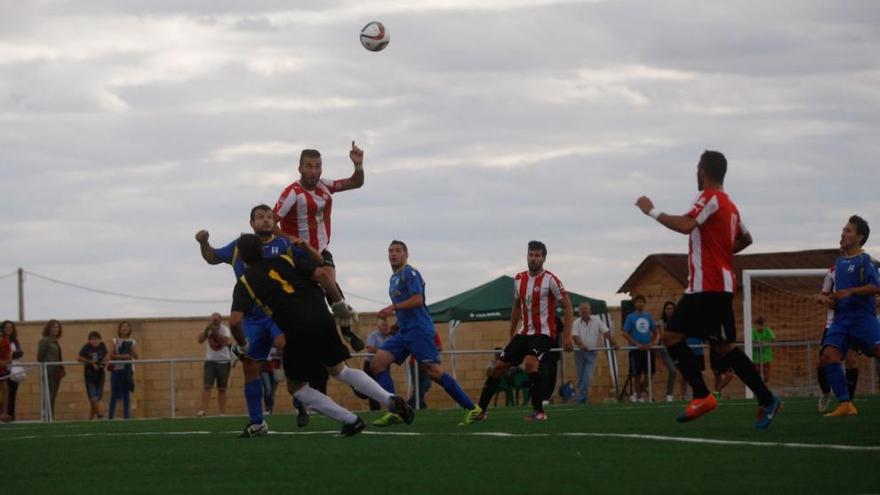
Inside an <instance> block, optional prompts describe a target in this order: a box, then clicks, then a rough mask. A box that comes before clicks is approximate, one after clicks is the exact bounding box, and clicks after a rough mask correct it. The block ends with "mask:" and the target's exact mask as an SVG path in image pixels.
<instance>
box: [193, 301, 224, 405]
mask: <svg viewBox="0 0 880 495" xmlns="http://www.w3.org/2000/svg"><path fill="white" fill-rule="evenodd" d="M230 338H232V332H230V331H229V327H227V326H226V325H224V324H223V322H222V319H221V317H220V313H213V314H212V315H211V323H209V324H208V326H207V327H205V329H204V330H203V331H202V332H201V333H199V337H198V340H199V344H201V343H203V342H204V343H205V370H204V375H203V377H204V379H203V384H204V390H203V391H202V408H201V409H200V410H199V412H198V413H196V414H197V415H199V416H205V415H206V414H207V413H206V411H207V410H208V402H209V401H210V400H211V388H213V387H214V384H215V383H216V384H217V406H218V407H219V408H220V415H221V416H222V415H224V414H226V385H227V384H228V383H229V369H230V368H231V367H232V365H231V359H232V354H231V353H230V351H229V339H230Z"/></svg>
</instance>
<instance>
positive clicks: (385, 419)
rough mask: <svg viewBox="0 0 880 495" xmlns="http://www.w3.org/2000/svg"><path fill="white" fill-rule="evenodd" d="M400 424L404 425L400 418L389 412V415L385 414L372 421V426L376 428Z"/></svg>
mask: <svg viewBox="0 0 880 495" xmlns="http://www.w3.org/2000/svg"><path fill="white" fill-rule="evenodd" d="M401 423H404V420H403V418H401V417H400V415H399V414H395V413H392V412H390V413H386V414H385V415H384V416H382V417H381V418H379V419H377V420H375V421H373V426H378V427H379V428H384V427H386V426H391V425H399V424H401Z"/></svg>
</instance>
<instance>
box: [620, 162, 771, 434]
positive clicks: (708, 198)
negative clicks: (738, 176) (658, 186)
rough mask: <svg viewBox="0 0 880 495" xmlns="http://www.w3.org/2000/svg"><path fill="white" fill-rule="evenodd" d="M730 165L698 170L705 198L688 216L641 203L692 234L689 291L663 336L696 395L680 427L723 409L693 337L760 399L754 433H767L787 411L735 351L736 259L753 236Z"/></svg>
mask: <svg viewBox="0 0 880 495" xmlns="http://www.w3.org/2000/svg"><path fill="white" fill-rule="evenodd" d="M726 173H727V159H726V158H724V155H722V154H721V153H719V152H717V151H706V152H704V153H703V154H702V156H700V162H699V164H698V165H697V188H698V189H699V191H700V195H699V196H697V199H696V200H695V201H694V204H693V206H692V207H691V209H690V211H688V212H687V213H685V214H684V215H669V214H666V213H662V212H658V211H657V210H656V209H654V203H653V202H651V200H650V199H648V198H647V197H645V196H642V197H640V198H639V199H638V200H637V201H636V206H638V207H639V209H641V210H642V213H644V214H645V215H649V216H651V217H653V218H654V219H656V220H657V221H658V222H660V223H661V224H663V226H665V227H667V228H669V229H671V230H674V231H676V232H680V233H682V234H687V235H688V236H689V237H690V241H689V243H688V286H687V289H686V290H685V294H684V295H683V296H682V298H681V299H680V300H679V302H678V304H676V305H675V312H674V313H673V314H672V318H671V319H670V320H669V323H668V328H667V329H666V330H667V331H666V332H664V334H663V344H664V345H665V346H666V348H667V349H669V354H670V355H671V356H672V359H673V361H675V365H676V367H678V369H679V371H681V374H682V376H684V377H685V378H686V379H687V381H688V383H689V384H690V385H691V387H692V388H693V391H694V399H693V400H692V401H691V402H690V404H688V406H687V407H686V408H685V410H684V412H683V413H682V414H681V415H679V416H678V418H677V419H678V421H679V422H685V421H691V420H694V419H697V418H699V417H700V416H702V415H703V414H706V413H708V412H710V411H712V410H713V409H715V408H716V407H717V405H718V402H717V400H716V399H715V396H714V395H712V394H710V393H709V389H708V388H707V387H706V383H705V382H704V381H703V375H702V373H701V372H700V370H699V369H698V368H697V365H696V360H695V359H694V357H693V352H692V351H691V349H690V347H689V346H688V345H687V343H686V340H685V339H687V338H688V337H693V338H699V339H702V340H704V341H708V342H709V345H710V346H711V347H712V349H713V350H714V351H716V352H717V353H718V354H719V355H720V356H721V359H722V360H723V361H724V362H725V364H726V365H729V366H730V367H731V368H733V370H734V372H735V373H736V374H737V376H739V378H740V379H741V380H742V381H743V383H745V384H746V386H748V387H749V388H750V389H751V390H752V392H754V393H755V396H756V397H757V399H758V404H759V405H760V407H759V408H758V416H757V420H756V421H755V427H756V428H758V429H764V428H767V427H768V426H770V423H771V422H772V421H773V419H774V418H775V417H776V415H777V413H778V412H779V411H780V410H781V409H782V401H781V400H779V398H777V397H775V396H774V395H773V393H772V392H770V390H769V389H768V388H767V386H766V385H765V384H764V381H763V380H761V377H760V375H758V373H757V372H756V371H755V368H754V365H753V364H752V361H751V360H750V359H749V358H748V356H746V355H745V353H743V352H742V350H741V349H739V348H738V347H737V346H736V319H735V317H734V314H733V291H734V290H735V288H736V277H735V276H734V271H733V255H734V253H738V252H740V251H742V250H743V249H745V248H746V247H748V246H749V245H750V244H751V243H752V236H751V234H749V231H748V230H747V229H746V227H745V225H744V224H743V223H742V218H741V217H740V214H739V210H738V209H737V208H736V205H735V204H734V203H733V201H731V199H730V198H729V197H728V196H727V193H725V192H724V176H725V174H726Z"/></svg>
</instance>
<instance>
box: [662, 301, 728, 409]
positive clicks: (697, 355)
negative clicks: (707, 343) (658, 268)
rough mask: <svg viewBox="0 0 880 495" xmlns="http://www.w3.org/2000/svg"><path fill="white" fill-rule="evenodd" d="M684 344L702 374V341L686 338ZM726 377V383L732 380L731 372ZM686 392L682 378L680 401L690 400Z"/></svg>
mask: <svg viewBox="0 0 880 495" xmlns="http://www.w3.org/2000/svg"><path fill="white" fill-rule="evenodd" d="M673 310H674V307H673ZM686 342H687V345H688V347H690V348H691V352H692V353H694V359H695V360H696V363H697V369H698V370H700V372H701V373H702V372H703V371H705V369H706V358H705V353H704V352H703V341H702V340H700V339H698V338H695V337H688V339H687V341H686ZM728 376H729V378H728V380H727V381H728V382H729V381H730V380H731V379H733V370H730V372H729V373H728ZM716 385H717V384H716ZM725 385H726V384H725ZM687 390H688V382H687V380H685V379H684V377H682V380H681V399H682V400H690V399H688V395H687ZM691 398H693V394H691Z"/></svg>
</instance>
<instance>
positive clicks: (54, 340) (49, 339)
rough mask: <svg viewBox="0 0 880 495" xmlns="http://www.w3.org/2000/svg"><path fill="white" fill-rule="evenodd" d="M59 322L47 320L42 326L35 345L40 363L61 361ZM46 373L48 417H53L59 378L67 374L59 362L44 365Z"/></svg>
mask: <svg viewBox="0 0 880 495" xmlns="http://www.w3.org/2000/svg"><path fill="white" fill-rule="evenodd" d="M60 339H61V322H60V321H58V320H49V322H48V323H46V326H45V327H43V338H42V339H40V343H39V344H38V345H37V361H39V362H41V363H58V362H61V361H62V359H61V343H60V342H59V340H60ZM46 374H47V375H48V376H47V378H48V382H49V404H50V407H51V410H50V411H49V417H50V418H52V417H55V397H57V396H58V387H59V386H60V385H61V379H62V378H64V376H65V375H67V371H65V370H64V366H63V365H60V364H50V365H47V366H46Z"/></svg>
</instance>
